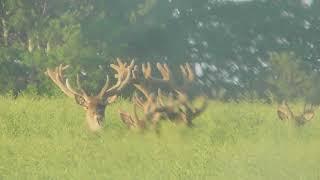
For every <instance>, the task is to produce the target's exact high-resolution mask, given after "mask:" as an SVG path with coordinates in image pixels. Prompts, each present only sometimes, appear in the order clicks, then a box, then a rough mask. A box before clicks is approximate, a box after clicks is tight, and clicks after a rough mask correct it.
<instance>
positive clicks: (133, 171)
mask: <svg viewBox="0 0 320 180" xmlns="http://www.w3.org/2000/svg"><path fill="white" fill-rule="evenodd" d="M118 108H122V109H124V110H126V109H130V105H129V103H127V102H126V101H118V102H117V103H116V104H113V105H111V106H109V107H107V110H106V111H107V112H106V126H105V127H104V129H103V130H102V131H101V132H100V133H96V134H93V133H90V132H89V131H87V130H86V128H85V124H84V116H85V115H84V111H83V110H82V108H81V107H80V106H77V105H75V103H74V102H73V100H72V99H67V98H59V99H49V98H41V99H32V98H30V97H21V98H18V99H16V100H12V99H10V98H6V97H0V179H139V180H141V179H148V180H149V179H228V180H230V179H233V180H238V179H239V180H240V179H244V180H248V179H259V180H265V179H266V180H267V179H268V180H269V179H270V180H277V179H279V180H285V179H288V180H295V179H297V180H298V179H299V180H301V179H305V180H319V179H320V118H319V117H320V116H316V117H315V119H314V121H313V122H311V123H309V124H307V125H306V126H304V127H301V128H296V127H293V126H292V127H291V126H289V127H288V125H286V124H284V123H282V122H280V121H279V120H278V119H277V116H276V113H275V108H276V106H275V105H267V104H262V103H259V102H255V103H248V102H242V103H233V102H230V103H221V102H211V103H210V105H209V108H208V109H207V111H206V112H205V113H203V114H202V115H201V116H200V117H198V118H197V119H196V120H195V121H194V123H195V127H193V128H187V127H184V126H176V125H173V124H171V123H168V122H164V123H162V124H161V128H160V134H156V133H155V132H152V131H146V132H144V133H139V132H135V131H129V130H127V128H126V127H125V125H123V124H122V123H121V122H120V120H119V117H118V114H117V111H118Z"/></svg>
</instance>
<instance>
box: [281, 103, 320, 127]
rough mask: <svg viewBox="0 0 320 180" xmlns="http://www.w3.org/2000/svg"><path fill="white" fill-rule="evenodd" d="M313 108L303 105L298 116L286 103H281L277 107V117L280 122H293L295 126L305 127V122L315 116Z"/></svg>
mask: <svg viewBox="0 0 320 180" xmlns="http://www.w3.org/2000/svg"><path fill="white" fill-rule="evenodd" d="M314 111H315V107H314V106H313V105H312V104H310V105H309V106H308V105H307V103H305V104H304V108H303V111H302V112H301V113H300V114H295V113H293V111H292V110H291V108H290V107H289V105H288V103H287V101H282V103H281V104H280V105H279V106H278V109H277V113H278V117H279V119H280V120H282V121H294V122H295V124H296V125H297V126H302V125H305V124H306V123H307V122H310V121H311V120H312V119H313V118H314V116H315V113H314Z"/></svg>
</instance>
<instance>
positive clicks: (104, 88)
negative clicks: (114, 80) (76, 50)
mask: <svg viewBox="0 0 320 180" xmlns="http://www.w3.org/2000/svg"><path fill="white" fill-rule="evenodd" d="M108 88H109V76H108V75H107V79H106V82H105V83H104V85H103V87H102V88H101V90H100V92H99V94H98V96H99V97H100V98H102V97H103V95H104V93H105V92H106V91H107V90H108Z"/></svg>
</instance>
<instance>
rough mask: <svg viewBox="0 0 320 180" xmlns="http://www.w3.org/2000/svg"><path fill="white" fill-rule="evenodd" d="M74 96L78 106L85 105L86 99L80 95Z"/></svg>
mask: <svg viewBox="0 0 320 180" xmlns="http://www.w3.org/2000/svg"><path fill="white" fill-rule="evenodd" d="M74 98H75V100H76V102H77V104H79V105H80V106H86V105H87V103H86V100H85V99H84V98H83V97H82V96H79V95H77V94H76V95H74Z"/></svg>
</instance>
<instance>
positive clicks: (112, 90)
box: [45, 59, 134, 132]
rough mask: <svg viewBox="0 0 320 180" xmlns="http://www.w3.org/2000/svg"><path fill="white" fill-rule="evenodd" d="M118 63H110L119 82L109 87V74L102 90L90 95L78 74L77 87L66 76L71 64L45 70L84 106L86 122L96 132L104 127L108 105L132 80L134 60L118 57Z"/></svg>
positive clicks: (56, 83)
mask: <svg viewBox="0 0 320 180" xmlns="http://www.w3.org/2000/svg"><path fill="white" fill-rule="evenodd" d="M117 63H118V64H111V65H110V67H111V68H112V69H114V70H115V71H116V74H115V78H116V79H117V82H116V83H115V84H114V85H113V86H112V87H109V76H107V78H106V82H105V84H104V85H103V87H102V88H101V90H100V92H99V93H98V94H97V95H94V96H92V95H89V94H88V93H87V92H86V91H85V90H84V89H83V87H82V86H81V82H80V78H79V75H78V74H77V76H76V84H77V89H75V88H73V87H72V86H71V85H70V82H69V79H68V78H67V79H65V78H64V76H63V73H64V71H65V70H66V69H67V68H69V67H70V65H63V64H60V65H59V66H57V67H55V68H47V70H46V72H45V74H46V75H48V76H49V77H50V79H51V80H52V81H53V82H54V84H55V85H57V86H58V88H60V90H61V91H62V92H63V93H64V94H65V95H67V96H68V97H71V98H74V99H75V102H76V103H77V104H78V105H80V106H82V107H83V108H84V110H85V112H86V123H87V126H88V128H89V130H90V131H93V132H96V131H98V130H100V129H101V128H102V127H103V121H104V118H105V109H106V107H107V106H108V105H109V104H111V103H113V102H114V101H115V100H116V99H117V97H118V95H119V93H120V92H121V90H122V89H123V88H124V87H125V86H126V85H127V84H128V83H129V82H130V79H131V72H132V68H133V67H134V60H132V61H131V63H130V64H127V63H123V62H122V61H121V60H120V59H117Z"/></svg>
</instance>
